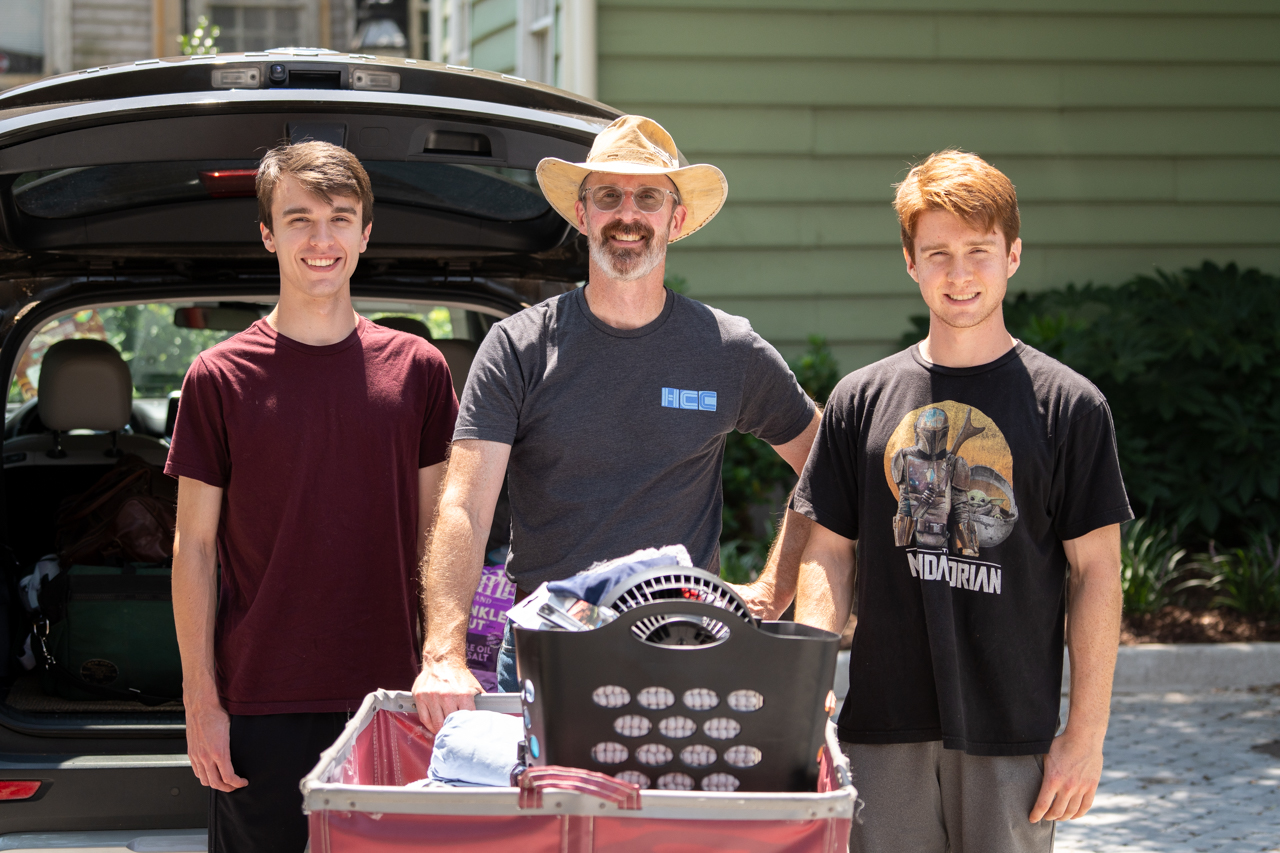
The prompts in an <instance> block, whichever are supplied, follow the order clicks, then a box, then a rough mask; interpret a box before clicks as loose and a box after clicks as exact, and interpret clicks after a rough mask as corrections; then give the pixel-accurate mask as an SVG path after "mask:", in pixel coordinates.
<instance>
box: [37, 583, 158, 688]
mask: <svg viewBox="0 0 1280 853" xmlns="http://www.w3.org/2000/svg"><path fill="white" fill-rule="evenodd" d="M171 574H172V570H171V569H170V568H169V567H167V566H160V565H155V564H147V563H126V564H125V565H124V566H123V567H113V566H82V565H75V566H72V567H71V568H70V569H68V570H67V571H65V572H63V573H61V574H59V575H57V576H56V577H54V578H51V579H50V580H48V581H46V582H45V585H44V587H43V588H42V589H41V592H40V611H41V613H40V620H39V622H38V623H37V627H36V635H37V637H38V638H39V639H40V645H41V650H42V653H43V656H44V658H45V660H44V665H45V674H44V686H45V691H46V692H48V693H51V694H56V695H58V696H61V697H63V698H64V699H131V700H133V701H137V702H143V703H146V704H160V703H162V702H170V701H173V700H176V699H180V698H181V697H182V664H181V660H180V658H179V656H178V640H177V635H176V633H175V632H174V627H173V593H172V589H171V585H170V578H171Z"/></svg>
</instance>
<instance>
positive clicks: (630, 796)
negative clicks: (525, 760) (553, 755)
mask: <svg viewBox="0 0 1280 853" xmlns="http://www.w3.org/2000/svg"><path fill="white" fill-rule="evenodd" d="M546 788H555V789H557V790H560V791H570V792H573V793H575V794H590V795H591V796H593V797H599V798H600V799H602V800H606V801H608V802H610V803H613V804H614V805H616V806H617V807H618V808H620V809H627V810H633V811H634V810H637V809H639V808H640V787H639V786H638V785H633V784H631V783H630V782H623V781H622V780H621V779H615V778H613V777H612V776H606V775H605V774H603V773H597V772H596V771H594V770H579V769H578V768H576V767H556V766H554V765H552V766H550V767H530V768H529V769H528V770H526V771H524V773H521V774H520V804H519V805H520V808H522V809H540V808H542V792H543V790H545V789H546Z"/></svg>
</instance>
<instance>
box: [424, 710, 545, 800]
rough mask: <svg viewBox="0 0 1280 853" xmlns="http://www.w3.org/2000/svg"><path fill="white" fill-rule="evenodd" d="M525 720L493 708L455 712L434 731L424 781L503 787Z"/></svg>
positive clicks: (507, 783)
mask: <svg viewBox="0 0 1280 853" xmlns="http://www.w3.org/2000/svg"><path fill="white" fill-rule="evenodd" d="M523 740H524V723H523V721H522V720H521V719H520V718H519V717H513V716H511V715H510V714H499V713H496V712H494V711H454V712H453V713H452V714H450V715H449V716H447V717H445V719H444V725H443V726H441V727H440V731H439V732H437V733H436V739H435V745H434V746H433V747H432V751H431V765H430V766H429V767H428V768H427V780H428V781H430V782H441V783H443V784H446V785H462V786H467V787H487V788H506V787H508V786H510V784H511V774H512V772H513V771H514V770H515V769H516V765H517V764H518V763H519V746H520V742H521V741H523Z"/></svg>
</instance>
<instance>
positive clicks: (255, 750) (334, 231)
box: [165, 142, 458, 853]
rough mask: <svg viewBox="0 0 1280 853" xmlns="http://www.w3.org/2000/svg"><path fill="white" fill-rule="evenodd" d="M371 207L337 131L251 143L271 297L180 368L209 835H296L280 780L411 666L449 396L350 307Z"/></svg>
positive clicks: (193, 671)
mask: <svg viewBox="0 0 1280 853" xmlns="http://www.w3.org/2000/svg"><path fill="white" fill-rule="evenodd" d="M372 208H373V193H372V190H371V188H370V184H369V176H368V175H367V174H366V173H365V170H364V168H363V167H361V165H360V163H359V161H358V160H356V158H355V157H354V156H353V155H352V154H350V153H349V152H347V151H346V150H344V149H342V148H339V147H337V146H334V145H329V144H327V143H323V142H307V143H302V144H299V145H291V146H287V147H283V148H279V149H276V150H274V151H271V152H269V153H268V154H267V155H266V157H264V158H263V160H262V164H261V166H260V167H259V170H258V211H259V216H260V218H261V220H262V222H261V231H262V242H263V244H264V245H265V246H266V247H267V250H268V251H271V252H274V253H275V255H276V257H277V259H278V261H279V264H280V301H279V303H278V304H277V305H276V307H275V310H273V311H272V312H271V313H270V314H269V315H267V317H266V318H265V319H263V320H259V321H258V322H257V323H254V324H253V326H251V327H250V328H249V329H248V330H246V331H244V332H241V333H240V334H238V335H235V336H234V337H232V338H230V339H229V340H227V341H224V342H223V343H221V344H219V345H217V346H215V347H213V348H212V349H210V350H208V351H206V352H205V353H203V354H202V355H201V356H200V357H199V358H197V359H196V361H195V363H194V364H192V366H191V370H190V371H189V372H188V373H187V377H186V380H185V382H184V383H183V388H182V403H181V407H180V409H179V412H178V421H177V425H176V429H175V432H174V437H173V447H172V449H171V450H170V452H169V461H168V465H167V466H166V468H165V470H166V472H167V473H169V474H170V475H172V476H175V477H178V529H177V536H176V538H175V542H174V559H173V609H174V621H175V623H176V625H177V630H178V645H179V647H180V648H181V651H182V670H183V700H184V702H185V704H186V714H187V752H188V754H189V755H190V757H191V766H192V769H193V770H194V771H195V773H196V776H197V777H199V779H200V782H201V784H204V785H207V786H209V787H210V788H212V789H213V791H212V792H211V797H212V801H211V805H210V809H209V821H210V822H209V850H210V851H211V853H220V852H221V851H235V853H253V851H272V853H275V851H301V850H303V848H304V847H305V846H306V843H307V825H306V820H305V818H304V817H303V814H302V795H301V793H300V792H299V789H298V783H299V781H300V780H301V778H302V777H303V776H304V775H305V774H306V773H307V772H308V771H309V770H310V769H311V767H312V766H313V765H314V764H315V762H316V760H317V759H318V757H319V755H320V752H321V751H322V750H323V749H325V748H326V747H328V746H329V745H330V744H332V743H333V741H334V740H336V739H337V737H338V734H339V733H340V732H341V730H342V727H343V725H344V724H345V723H346V721H347V718H348V715H349V714H350V713H351V711H353V710H354V709H355V708H356V707H357V706H358V705H359V703H360V701H361V700H362V699H363V698H364V696H365V694H367V693H368V692H370V691H371V690H374V689H375V688H378V687H391V688H395V687H399V688H403V689H408V688H409V686H410V685H411V684H412V683H413V679H414V676H415V675H416V672H417V661H418V659H417V650H416V645H417V643H416V639H415V629H416V620H417V615H418V594H417V571H416V570H417V564H418V561H419V560H420V558H421V554H422V551H423V549H424V543H425V541H426V538H427V536H428V534H429V531H430V525H431V522H432V519H433V517H434V514H435V505H436V498H437V495H438V491H439V485H440V482H441V478H442V475H443V470H444V467H445V463H444V460H445V455H446V451H447V448H448V442H449V437H450V436H451V435H452V433H453V426H454V420H455V419H456V417H457V412H458V402H457V398H456V397H455V396H454V392H453V383H452V381H451V380H450V377H449V369H448V367H447V366H446V364H445V361H444V358H443V357H442V356H441V355H440V352H439V351H438V350H437V349H435V348H434V347H432V346H431V345H430V344H429V343H427V342H426V341H425V340H422V339H421V338H418V337H416V336H413V335H408V334H405V333H402V332H395V331H392V330H390V329H385V328H382V327H380V326H377V325H374V324H373V323H370V322H369V321H368V320H366V319H364V318H363V317H360V316H359V315H357V314H356V313H355V310H354V308H353V307H352V305H351V274H352V272H353V271H354V270H355V268H356V262H357V261H358V260H359V256H360V253H361V252H363V251H364V250H365V247H366V246H367V245H368V242H369V232H370V229H371V228H372V220H373V210H372ZM219 567H220V569H221V575H220V586H219V572H218V569H219Z"/></svg>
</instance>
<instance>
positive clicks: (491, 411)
mask: <svg viewBox="0 0 1280 853" xmlns="http://www.w3.org/2000/svg"><path fill="white" fill-rule="evenodd" d="M538 182H539V184H540V185H541V186H542V190H543V193H544V194H545V195H546V197H547V200H548V201H549V202H550V203H551V204H552V205H553V206H554V207H555V209H556V210H557V211H559V213H560V215H562V216H563V217H564V218H565V219H567V220H568V221H569V222H570V223H572V224H573V225H574V226H575V227H576V228H578V230H580V231H581V232H582V233H583V234H585V235H586V236H587V239H588V244H589V250H590V252H589V255H590V266H589V277H588V282H587V284H586V286H585V287H583V288H580V289H578V290H575V291H572V292H570V293H566V294H564V295H562V296H559V297H556V298H554V299H549V300H547V301H546V302H543V303H541V304H539V305H535V306H533V307H532V308H528V309H526V310H524V311H521V312H520V313H518V314H516V315H514V316H512V317H509V318H507V319H506V320H503V321H502V322H501V323H498V324H497V325H496V326H494V328H493V329H492V331H491V332H490V333H489V335H488V337H487V338H485V340H484V343H483V344H481V347H480V352H479V354H478V355H477V356H476V359H475V362H474V364H473V365H472V368H471V374H470V377H469V380H468V382H467V387H466V390H465V391H464V393H463V397H462V402H461V412H460V415H459V417H458V426H457V429H456V431H455V432H454V444H453V450H452V455H451V459H450V463H449V472H448V475H447V478H446V481H445V486H444V493H443V495H442V498H441V504H440V514H439V518H438V521H437V524H436V528H435V530H436V532H435V536H434V540H433V542H432V545H431V551H430V557H429V562H428V567H427V571H426V583H425V585H424V596H425V600H426V607H427V636H426V641H425V645H424V649H423V670H422V674H421V675H419V677H418V679H417V681H416V683H415V684H414V694H415V696H416V697H417V704H418V714H419V716H420V717H421V718H422V721H423V723H424V724H425V725H426V726H427V728H428V729H430V730H432V731H436V730H438V729H439V727H440V725H441V724H442V723H443V721H444V718H445V716H447V715H448V714H449V713H451V712H452V711H455V710H461V709H470V708H472V707H474V703H473V700H472V697H473V696H474V695H475V694H476V693H479V692H482V691H481V687H480V685H479V683H478V682H477V681H476V679H475V678H474V677H473V676H472V675H471V673H470V672H469V671H468V670H467V664H466V654H465V642H466V629H467V622H468V618H469V615H470V605H471V599H472V596H473V595H474V594H475V591H476V587H477V585H478V583H479V580H480V573H481V561H482V559H483V548H484V545H485V543H486V541H487V538H488V535H489V528H490V525H491V523H492V519H493V510H494V505H495V503H496V501H497V499H498V493H499V490H500V489H501V487H502V480H503V475H504V473H505V474H508V476H509V487H510V497H511V555H510V557H509V559H508V563H507V571H508V572H509V573H510V575H511V576H512V578H513V579H514V580H515V582H516V584H517V586H518V588H519V590H520V591H521V592H522V593H525V594H527V593H529V592H531V591H533V590H534V589H535V588H536V587H537V586H538V585H539V584H541V583H542V582H544V581H549V580H555V579H560V578H565V577H569V576H571V575H573V574H576V573H577V572H579V571H581V570H583V569H585V568H587V567H588V566H589V565H591V564H592V563H594V562H597V561H599V560H605V559H610V558H613V557H619V556H622V555H624V554H628V553H631V552H633V551H635V550H637V549H639V548H645V547H652V546H660V545H669V544H677V543H678V544H683V545H684V546H685V547H686V548H688V550H689V553H690V555H691V556H692V558H693V561H694V564H695V565H698V566H702V567H704V568H707V569H709V570H710V571H713V572H714V571H717V570H718V568H719V545H718V542H719V538H720V512H721V504H722V495H721V485H720V466H721V459H722V457H723V452H724V441H725V436H726V435H727V434H728V433H729V432H730V431H732V430H734V429H737V430H740V431H743V432H750V433H752V434H753V435H756V436H758V437H759V438H761V439H763V440H765V441H767V442H769V444H771V445H773V447H774V448H775V449H776V450H777V451H778V453H779V454H780V455H781V456H782V457H783V458H784V459H786V460H787V462H788V463H789V464H790V465H791V467H792V468H794V469H795V470H796V471H797V472H799V471H800V470H801V468H802V467H803V466H804V462H805V459H806V458H807V457H808V454H809V448H810V447H811V446H812V444H813V437H814V435H815V434H816V431H817V424H818V417H817V415H816V413H815V407H814V405H813V402H812V401H811V400H809V398H808V397H807V396H806V395H805V393H804V392H803V391H802V390H801V389H800V386H799V385H798V384H797V382H796V379H795V376H793V375H792V373H791V371H790V369H789V368H788V367H787V365H786V363H785V362H784V361H783V360H782V357H781V356H780V355H779V354H778V352H777V351H776V350H775V349H774V348H773V347H772V346H770V345H769V344H768V343H766V342H765V341H764V340H763V339H762V338H761V337H760V336H759V335H757V334H756V333H755V332H754V331H753V330H752V329H751V325H750V324H749V323H748V322H747V321H746V320H744V319H742V318H740V317H734V316H731V315H728V314H725V313H723V312H721V311H717V310H715V309H714V308H710V307H708V306H706V305H703V304H701V303H699V302H695V301H693V300H691V299H687V298H685V297H683V296H680V295H678V294H676V293H673V292H672V291H670V290H669V289H667V288H666V287H664V286H663V274H664V270H665V261H666V251H667V244H668V243H671V242H675V241H676V240H682V239H684V238H685V237H687V236H689V235H690V234H692V233H694V232H695V231H697V230H698V229H699V228H701V227H702V226H704V225H706V224H707V223H708V222H710V221H711V219H712V218H713V217H714V216H715V215H716V213H718V212H719V210H720V207H721V206H722V205H723V204H724V199H725V196H726V194H727V192H728V184H727V182H726V181H725V178H724V175H723V174H722V173H721V172H720V170H719V169H717V168H716V167H715V166H710V165H692V166H690V165H682V163H681V157H680V153H679V151H678V150H677V149H676V146H675V142H674V141H673V140H672V139H671V136H670V135H669V134H668V133H667V132H666V131H665V130H663V129H662V127H660V126H659V125H658V124H657V123H656V122H654V121H652V120H650V119H647V118H643V117H641V116H623V117H622V118H619V119H618V120H617V121H615V122H613V124H611V125H609V126H608V127H607V128H605V129H604V130H603V131H601V133H600V135H599V136H598V137H597V138H596V141H595V144H594V145H593V146H592V149H591V153H590V154H589V155H588V157H587V160H586V162H585V163H567V162H565V161H563V160H557V159H555V158H547V159H545V160H543V161H542V162H541V163H539V164H538ZM807 533H808V523H807V519H804V518H802V517H801V516H799V515H797V514H794V513H790V512H788V514H787V517H786V518H785V519H784V522H783V529H782V532H781V533H780V535H779V542H778V544H777V545H776V546H775V548H774V552H773V554H771V556H770V560H769V563H768V565H767V567H766V570H765V574H764V575H763V576H762V579H761V581H758V582H757V585H756V586H755V587H754V588H747V595H748V598H749V600H750V602H751V603H752V605H753V607H755V608H757V609H758V610H759V611H760V612H761V613H762V614H767V615H773V614H776V613H777V612H778V611H779V610H781V609H782V608H783V607H785V606H786V604H787V603H788V602H789V601H790V599H791V596H792V594H793V592H794V578H795V574H796V571H797V567H798V561H799V551H800V550H801V549H802V548H803V546H804V538H805V537H806V536H807ZM512 652H513V648H512V645H511V636H510V628H509V627H508V634H507V637H506V638H505V639H504V642H503V648H502V651H501V653H500V656H499V667H498V678H499V687H500V689H504V690H513V689H515V686H516V685H515V671H514V670H515V667H514V660H513V655H512Z"/></svg>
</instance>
